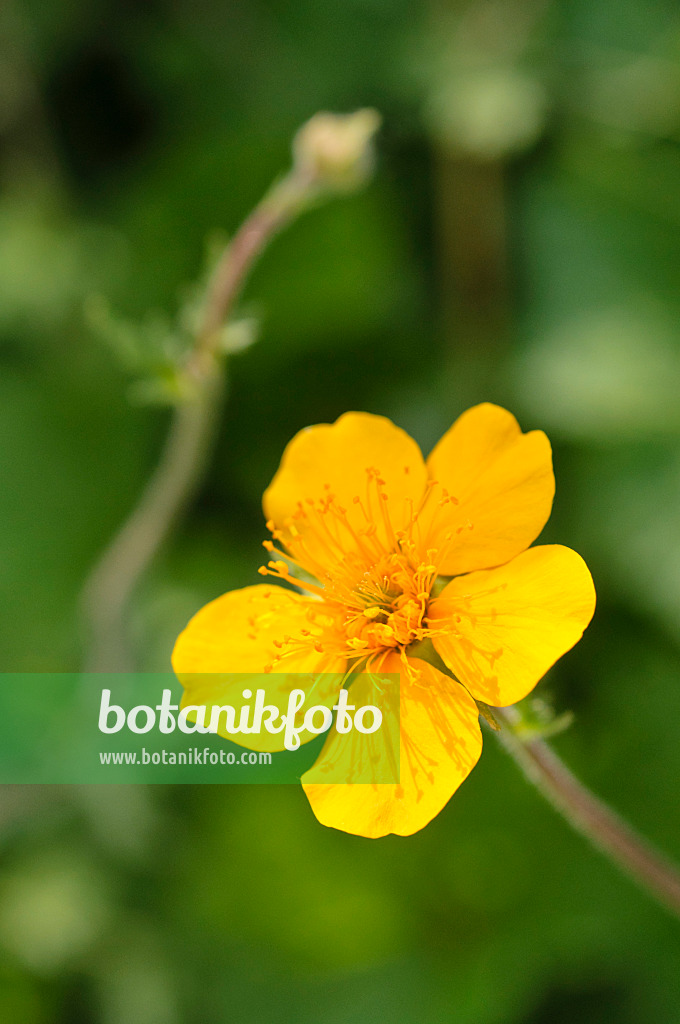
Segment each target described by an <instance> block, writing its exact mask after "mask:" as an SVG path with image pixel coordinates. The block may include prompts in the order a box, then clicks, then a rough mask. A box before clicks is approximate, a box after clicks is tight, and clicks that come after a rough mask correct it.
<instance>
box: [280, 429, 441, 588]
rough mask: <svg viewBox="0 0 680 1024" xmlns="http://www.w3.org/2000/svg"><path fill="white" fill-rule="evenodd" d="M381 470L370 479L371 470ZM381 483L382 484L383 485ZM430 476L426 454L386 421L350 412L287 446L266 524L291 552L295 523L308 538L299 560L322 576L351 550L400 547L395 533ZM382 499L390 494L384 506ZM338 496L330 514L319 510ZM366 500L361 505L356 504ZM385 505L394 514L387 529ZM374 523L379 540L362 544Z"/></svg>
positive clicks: (298, 436)
mask: <svg viewBox="0 0 680 1024" xmlns="http://www.w3.org/2000/svg"><path fill="white" fill-rule="evenodd" d="M372 470H376V471H377V477H376V478H375V479H373V480H372V481H369V473H368V472H367V471H372ZM378 480H379V481H381V482H380V483H378ZM426 481H427V470H426V468H425V463H424V461H423V457H422V454H421V452H420V448H419V447H418V445H417V444H416V443H415V441H413V440H412V439H411V438H410V437H409V436H408V434H406V433H405V432H404V431H403V430H401V429H400V428H399V427H396V426H395V425H394V424H393V423H392V422H391V421H390V420H388V419H386V418H385V417H384V416H373V415H371V414H369V413H362V412H348V413H345V415H344V416H341V417H340V419H339V420H337V421H336V422H335V423H333V424H328V423H322V424H319V425H318V426H314V427H307V428H306V429H305V430H301V431H300V433H298V434H296V435H295V437H294V438H293V439H292V441H291V442H290V443H289V444H288V446H287V448H286V450H285V452H284V453H283V458H282V460H281V465H280V467H279V470H278V472H277V473H276V475H275V477H274V479H273V480H272V482H271V484H270V485H269V487H268V488H267V490H266V491H265V494H264V498H263V505H264V511H265V515H266V516H267V519H269V520H272V521H273V522H274V523H275V524H276V526H277V528H278V529H279V530H282V531H283V533H284V537H285V540H286V543H287V544H288V546H289V547H291V544H290V543H289V541H290V539H291V537H290V529H289V527H290V525H291V521H293V520H294V527H295V529H296V530H297V531H298V532H299V533H300V534H301V536H302V542H301V543H302V545H304V547H301V546H300V544H298V545H297V546H295V544H293V546H292V551H293V554H294V555H295V557H296V558H298V560H300V561H304V563H305V565H307V567H308V568H311V570H312V571H313V572H314V573H315V575H317V569H318V568H319V567H321V568H322V569H323V568H324V567H325V566H328V565H329V562H330V564H332V563H333V562H337V561H338V560H340V559H342V558H344V557H345V556H346V555H347V553H348V552H349V551H357V550H358V549H360V548H361V545H362V544H363V545H364V549H366V548H371V549H372V550H373V551H374V552H375V541H376V540H377V541H378V542H379V544H380V546H381V547H382V549H383V550H384V549H387V548H392V547H393V546H394V541H393V537H391V536H390V530H391V529H393V530H398V529H400V528H401V527H403V526H404V525H405V524H406V523H407V522H408V520H409V518H410V516H411V511H412V508H413V505H417V503H418V502H419V501H420V499H421V497H422V494H423V492H424V489H425V484H426ZM380 494H385V495H387V500H386V501H384V502H382V501H381V499H380ZM331 495H334V496H335V503H334V507H335V509H336V510H337V508H338V506H339V507H341V508H342V509H343V510H344V513H342V514H338V513H337V511H333V510H331V513H330V514H326V515H321V514H319V513H318V512H315V509H316V508H318V505H319V502H320V501H321V500H326V499H328V498H329V497H330V496H331ZM355 498H356V499H359V501H356V502H355V500H354V499H355ZM381 505H384V506H385V509H386V511H387V512H388V513H389V519H390V522H391V527H390V526H388V525H386V523H385V520H384V517H383V513H382V511H381V507H380V506H381ZM371 524H374V526H375V529H376V532H375V536H374V537H373V538H372V539H371V540H369V539H366V540H365V541H364V540H363V538H362V539H361V540H357V539H356V538H357V537H360V536H361V535H363V534H364V531H366V529H367V528H369V529H372V526H371Z"/></svg>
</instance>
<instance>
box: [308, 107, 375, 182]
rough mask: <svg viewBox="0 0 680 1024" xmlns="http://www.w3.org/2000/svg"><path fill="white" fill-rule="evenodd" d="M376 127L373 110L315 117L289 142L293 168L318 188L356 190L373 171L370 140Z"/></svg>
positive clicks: (317, 115) (373, 156)
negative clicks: (294, 166) (291, 148)
mask: <svg viewBox="0 0 680 1024" xmlns="http://www.w3.org/2000/svg"><path fill="white" fill-rule="evenodd" d="M379 127H380V115H379V114H378V112H377V111H376V110H371V109H364V110H357V111H356V112H355V113H353V114H328V113H325V112H321V113H319V114H315V115H314V117H312V118H310V120H309V121H307V122H306V124H303V126H302V128H300V130H299V131H298V133H297V135H296V136H295V139H294V141H293V154H294V157H295V164H296V167H297V168H298V170H300V171H302V172H304V173H306V174H308V175H310V177H311V178H312V179H313V180H314V182H315V183H317V184H318V185H321V186H325V187H327V188H332V189H338V190H340V191H350V190H351V189H354V188H357V187H358V186H359V185H362V184H363V183H364V182H365V181H366V180H367V179H368V178H369V177H370V175H371V172H372V170H373V166H374V162H375V154H374V150H373V137H374V136H375V133H376V132H377V130H378V128H379Z"/></svg>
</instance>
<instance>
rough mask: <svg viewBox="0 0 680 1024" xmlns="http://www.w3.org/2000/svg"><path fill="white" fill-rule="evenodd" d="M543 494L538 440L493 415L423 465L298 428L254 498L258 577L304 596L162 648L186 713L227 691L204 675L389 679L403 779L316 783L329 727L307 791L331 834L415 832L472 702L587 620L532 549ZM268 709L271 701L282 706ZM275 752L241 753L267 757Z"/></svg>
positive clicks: (208, 617)
mask: <svg viewBox="0 0 680 1024" xmlns="http://www.w3.org/2000/svg"><path fill="white" fill-rule="evenodd" d="M553 494H554V477H553V472H552V459H551V449H550V444H549V442H548V439H547V438H546V436H545V434H543V433H542V432H541V431H538V430H534V431H531V432H530V433H527V434H523V433H522V431H521V430H520V428H519V426H518V424H517V421H516V420H515V418H514V417H513V416H512V415H511V414H510V413H509V412H506V410H505V409H501V408H499V407H498V406H495V405H489V404H484V405H478V406H475V407H474V408H472V409H469V410H468V411H467V412H466V413H464V414H463V415H462V416H461V417H460V418H459V419H458V420H457V421H456V422H455V423H454V424H453V426H452V427H451V428H450V430H448V431H447V433H446V434H445V435H444V437H443V438H442V439H441V441H440V442H439V443H438V444H437V446H436V447H435V449H434V451H433V452H432V454H431V455H430V457H429V458H428V460H427V462H425V461H424V459H423V457H422V455H421V452H420V449H419V448H418V446H417V444H416V443H415V442H414V441H413V440H412V439H411V438H410V437H409V436H408V435H407V434H406V433H404V431H403V430H401V429H400V428H399V427H396V426H395V425H394V424H393V423H391V422H390V420H388V419H385V418H383V417H381V416H373V415H369V414H368V413H356V412H350V413H346V414H345V415H344V416H341V417H340V419H339V420H338V421H337V422H336V423H334V424H332V425H329V424H322V425H319V426H315V427H309V428H308V429H306V430H303V431H301V432H300V433H299V434H297V436H296V437H294V438H293V440H292V441H291V442H290V444H289V445H288V447H287V448H286V451H285V452H284V455H283V459H282V461H281V466H280V468H279V470H278V472H277V473H276V475H275V477H274V479H273V481H272V483H271V484H270V486H269V488H268V489H267V491H266V492H265V495H264V510H265V515H266V517H267V520H268V522H267V526H268V529H269V530H270V532H271V535H272V540H271V541H265V547H266V548H267V549H268V551H269V552H270V555H271V559H270V561H269V562H268V564H267V566H263V567H262V568H261V569H260V572H261V573H263V574H265V575H268V576H273V577H275V578H278V579H279V580H282V581H284V582H286V583H294V584H296V585H297V586H298V587H299V588H300V589H301V590H303V591H304V593H303V594H300V593H297V592H293V591H291V590H288V589H284V588H282V587H279V586H272V585H268V584H261V585H259V586H252V587H246V588H245V589H243V590H236V591H232V592H231V593H228V594H225V595H224V596H222V597H220V598H218V599H217V600H216V601H213V602H211V603H210V604H208V605H207V606H206V607H205V608H203V609H202V610H201V611H200V612H198V614H197V615H196V616H195V617H194V618H193V619H192V620H191V622H190V623H189V625H188V626H187V628H186V629H185V630H184V632H183V633H182V634H181V635H180V637H179V639H178V640H177V644H176V646H175V650H174V653H173V666H174V668H175V671H176V672H177V674H178V676H179V677H180V679H182V680H183V682H184V685H185V688H186V692H185V697H184V704H187V703H191V704H201V703H213V702H215V703H217V702H220V703H221V702H224V701H227V700H229V698H230V697H232V698H233V697H234V696H237V694H236V693H235V690H236V689H238V687H239V684H238V683H237V682H235V683H233V684H229V682H216V681H215V678H214V677H213V679H212V680H211V678H210V676H209V673H230V672H233V673H246V672H263V671H264V672H269V673H272V670H274V671H273V674H271V675H270V676H269V678H270V679H271V680H272V686H276V687H278V688H279V690H280V689H281V687H284V688H285V686H286V685H287V683H286V679H287V676H286V674H285V673H299V672H302V673H341V674H342V673H344V672H346V671H356V672H365V673H375V672H384V673H400V712H401V720H400V730H401V732H400V735H401V743H400V782H399V783H398V784H394V785H388V784H383V785H369V784H346V785H342V784H329V783H324V782H323V781H319V780H322V779H323V771H322V769H323V765H324V762H329V761H331V760H333V759H336V758H337V757H338V755H339V753H341V750H340V748H341V747H342V744H343V743H345V744H346V743H347V742H348V741H347V739H346V737H343V736H340V735H339V734H338V733H337V732H335V731H334V730H331V732H330V734H329V736H328V738H327V740H326V744H325V746H324V749H323V751H322V753H321V755H320V758H319V760H318V762H317V765H316V766H314V768H312V769H311V770H310V771H309V772H308V773H307V774H306V775H305V776H303V779H302V782H303V785H304V788H305V792H306V794H307V797H308V798H309V801H310V803H311V806H312V809H313V810H314V813H315V814H316V816H317V818H318V819H319V821H321V822H323V823H324V824H326V825H331V826H333V827H335V828H339V829H343V830H344V831H347V832H352V833H355V834H358V835H364V836H372V837H375V836H383V835H387V834H388V833H391V832H394V833H396V834H398V835H410V834H411V833H413V832H416V831H418V829H421V828H422V827H423V826H424V825H426V824H427V823H428V822H429V821H430V820H431V819H432V818H433V817H434V816H435V815H436V814H438V812H439V811H440V810H441V809H442V807H443V806H444V805H445V804H446V802H447V801H448V800H449V798H450V797H451V795H452V794H453V793H454V792H455V790H456V789H457V788H458V786H459V785H460V783H461V782H462V781H463V780H464V779H465V778H466V777H467V775H468V774H469V773H470V771H471V770H472V768H473V767H474V765H475V764H476V762H477V760H478V758H479V754H480V752H481V747H482V738H481V733H480V729H479V720H478V709H477V705H476V704H475V700H479V701H482V702H484V703H485V704H489V705H492V706H494V707H504V706H506V705H509V704H514V703H515V702H516V701H518V700H521V699H522V697H525V696H526V695H527V694H528V693H529V692H530V691H531V690H532V689H533V687H534V686H535V685H536V683H537V682H538V681H539V679H540V678H541V677H542V676H543V675H544V674H545V672H546V671H547V670H548V669H549V668H550V666H551V665H552V664H554V662H555V661H556V660H557V659H558V658H559V657H561V656H562V655H563V654H564V653H565V652H566V651H568V650H569V649H570V648H571V647H573V645H574V644H575V643H576V642H577V641H578V640H579V639H580V637H581V636H582V634H583V630H584V629H585V627H586V626H587V625H588V623H589V621H590V619H591V617H592V614H593V610H594V607H595V591H594V588H593V582H592V579H591V576H590V573H589V571H588V569H587V567H586V565H585V563H584V562H583V560H582V559H581V557H580V556H579V555H577V554H576V552H574V551H572V550H570V549H569V548H566V547H562V546H560V545H553V544H551V545H544V546H538V547H534V548H529V545H530V544H531V543H532V541H534V540H535V539H536V537H537V536H538V534H539V533H540V532H541V530H542V528H543V526H544V524H545V522H546V520H547V519H548V516H549V515H550V509H551V505H552V499H553ZM291 565H292V566H293V567H297V570H296V572H297V576H294V575H292V570H290V568H289V566H291ZM443 577H444V579H442V578H443ZM312 580H313V581H312ZM432 647H434V652H436V653H434V652H433V650H432ZM423 658H429V660H423ZM438 659H441V661H439V665H440V666H441V667H443V666H442V665H441V662H442V661H443V662H444V663H445V666H446V667H447V668H448V670H449V671H450V672H451V674H452V675H453V676H455V677H456V678H455V679H453V678H451V676H450V675H447V674H444V673H443V672H442V671H440V668H438V667H436V665H435V664H432V662H437V661H438ZM201 674H204V675H203V676H201ZM201 678H203V679H204V682H203V683H201V682H200V681H197V680H200V679H201ZM368 678H369V676H368V675H367V674H366V675H363V676H362V677H361V678H360V680H359V681H358V682H357V683H355V684H353V686H352V688H351V693H352V701H353V703H354V704H355V705H357V706H359V705H360V704H363V703H370V693H369V692H368V690H365V692H362V691H361V690H359V692H357V690H355V687H359V688H361V687H364V688H366V687H367V686H368V683H367V682H366V680H367V679H368ZM456 680H458V681H456ZM290 685H291V686H294V685H295V683H294V682H293V683H291V684H290ZM230 687H232V688H231V689H230ZM268 696H269V697H272V698H277V699H278V701H279V706H281V697H282V696H285V694H282V693H281V692H279V693H277V694H274V693H271V694H268ZM336 697H337V690H336V691H335V692H333V693H328V694H324V695H323V701H325V702H327V703H328V704H329V706H331V705H332V704H333V703H334V702H335V700H336ZM310 738H311V737H310V736H309V734H307V735H306V736H305V735H304V734H303V735H302V739H303V741H304V740H305V739H310ZM252 740H255V743H252V742H251V741H252ZM277 740H278V737H276V736H271V735H267V736H257V737H255V736H248V737H246V738H245V740H244V743H245V742H246V741H247V744H248V745H249V746H257V749H269V750H273V749H280V747H277V746H276V741H277Z"/></svg>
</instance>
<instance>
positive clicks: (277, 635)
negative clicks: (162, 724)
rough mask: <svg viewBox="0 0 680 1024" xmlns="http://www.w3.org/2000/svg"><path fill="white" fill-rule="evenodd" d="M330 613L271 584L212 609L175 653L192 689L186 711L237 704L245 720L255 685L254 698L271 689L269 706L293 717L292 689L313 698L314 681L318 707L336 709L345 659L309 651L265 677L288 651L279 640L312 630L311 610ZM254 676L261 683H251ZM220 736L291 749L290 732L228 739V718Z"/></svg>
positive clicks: (187, 690) (178, 670)
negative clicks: (246, 692)
mask: <svg viewBox="0 0 680 1024" xmlns="http://www.w3.org/2000/svg"><path fill="white" fill-rule="evenodd" d="M322 607H323V606H322V605H320V603H319V602H318V601H310V600H308V599H307V598H304V597H301V596H299V595H298V594H294V593H292V592H291V591H287V590H284V589H283V588H282V587H276V586H267V585H264V584H261V585H259V586H253V587H245V588H244V589H243V590H232V591H230V592H229V593H228V594H223V595H222V597H218V598H217V599H216V600H215V601H211V602H210V604H207V605H205V607H204V608H201V610H200V611H199V612H197V614H196V615H194V617H193V618H192V619H191V621H190V622H189V624H188V625H187V627H186V628H185V630H184V631H183V632H182V633H180V635H179V637H178V638H177V642H176V644H175V649H174V651H173V652H172V666H173V669H174V671H175V674H176V675H177V677H178V679H179V680H180V682H181V683H182V685H183V687H184V696H183V698H182V707H183V708H185V707H188V706H190V705H198V706H201V705H204V704H205V705H207V706H208V707H210V706H212V705H220V706H222V705H225V704H229V705H231V706H232V707H235V708H236V709H237V714H236V719H237V721H238V708H239V707H240V706H242V705H243V704H244V703H247V702H246V701H244V698H243V695H242V694H243V689H244V688H246V687H247V688H248V689H250V690H251V691H253V692H254V691H255V690H256V689H263V690H264V691H265V703H266V704H274V705H276V706H277V707H278V708H280V709H281V713H285V711H286V708H287V704H288V695H289V693H290V691H291V690H294V689H298V688H300V689H304V690H305V691H306V692H309V691H310V690H311V688H312V685H313V683H314V682H315V685H314V690H313V692H314V703H315V704H327V705H328V706H329V707H332V705H333V704H334V703H335V701H336V698H337V694H338V691H339V689H340V686H341V683H342V675H341V673H343V672H344V669H345V662H344V660H342V659H339V658H332V659H331V658H329V657H328V655H326V654H320V653H318V652H317V651H315V650H314V648H313V647H308V648H307V649H306V650H305V649H301V650H300V652H299V653H295V654H291V655H289V656H287V657H285V658H284V659H283V660H282V662H281V668H280V670H279V671H276V670H275V671H273V672H267V673H266V672H265V666H268V665H270V664H271V663H272V662H273V661H274V659H275V658H276V656H277V655H279V654H281V651H282V650H285V646H284V648H278V647H276V645H275V641H276V642H277V643H280V642H281V641H283V640H284V638H285V637H286V636H291V637H294V638H295V637H300V636H301V635H302V634H301V630H303V629H306V628H308V627H309V625H310V622H309V618H308V615H309V614H310V612H311V614H312V615H317V616H318V615H323V610H322ZM275 668H276V666H275ZM249 673H253V674H256V677H255V678H250V679H248V675H247V674H249ZM319 673H323V674H322V675H321V676H319V675H318V674H319ZM307 703H309V702H307ZM303 710H304V709H303ZM296 724H298V725H299V722H297V723H296ZM219 735H221V736H225V737H226V738H227V739H230V740H232V741H233V742H235V743H239V744H240V745H241V746H245V747H247V748H248V749H251V750H269V751H274V750H282V749H283V733H274V734H272V733H268V732H266V731H265V730H263V732H262V733H261V734H255V733H248V734H245V735H241V734H238V733H237V734H231V733H227V732H226V731H225V730H224V716H222V718H221V719H220V729H219ZM300 739H301V742H302V743H306V742H307V741H308V740H310V739H313V735H312V734H311V733H308V732H306V731H305V732H302V733H300Z"/></svg>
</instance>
